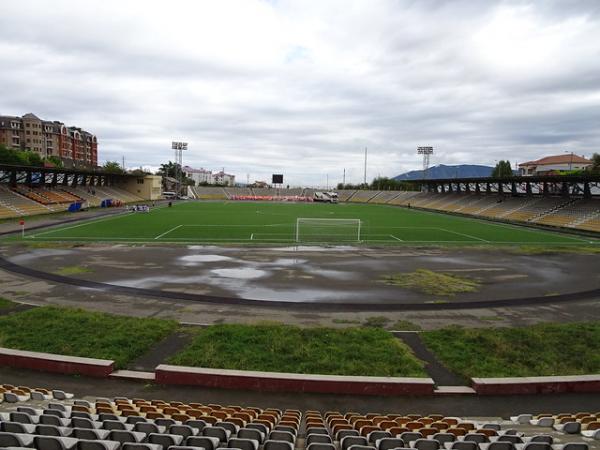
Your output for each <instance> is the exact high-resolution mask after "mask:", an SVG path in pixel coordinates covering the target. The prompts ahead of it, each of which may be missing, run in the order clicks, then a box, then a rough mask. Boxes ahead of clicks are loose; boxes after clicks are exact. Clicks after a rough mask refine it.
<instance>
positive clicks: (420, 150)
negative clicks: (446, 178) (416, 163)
mask: <svg viewBox="0 0 600 450" xmlns="http://www.w3.org/2000/svg"><path fill="white" fill-rule="evenodd" d="M417 154H419V155H423V179H425V178H427V170H428V169H429V158H430V157H431V155H433V147H417Z"/></svg>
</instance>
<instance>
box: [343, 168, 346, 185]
mask: <svg viewBox="0 0 600 450" xmlns="http://www.w3.org/2000/svg"><path fill="white" fill-rule="evenodd" d="M342 185H343V186H344V188H345V187H346V168H345V167H344V181H343V182H342Z"/></svg>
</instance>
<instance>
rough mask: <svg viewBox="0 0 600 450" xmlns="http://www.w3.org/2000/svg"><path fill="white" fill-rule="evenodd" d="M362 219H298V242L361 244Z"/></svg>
mask: <svg viewBox="0 0 600 450" xmlns="http://www.w3.org/2000/svg"><path fill="white" fill-rule="evenodd" d="M361 227H362V223H361V220H360V219H321V218H312V217H298V218H297V219H296V242H360V240H361Z"/></svg>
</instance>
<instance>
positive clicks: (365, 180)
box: [363, 147, 367, 184]
mask: <svg viewBox="0 0 600 450" xmlns="http://www.w3.org/2000/svg"><path fill="white" fill-rule="evenodd" d="M363 184H367V147H365V173H364V176H363Z"/></svg>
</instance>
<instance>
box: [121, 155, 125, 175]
mask: <svg viewBox="0 0 600 450" xmlns="http://www.w3.org/2000/svg"><path fill="white" fill-rule="evenodd" d="M122 158H123V162H122V163H121V167H122V168H123V172H125V155H123V156H122Z"/></svg>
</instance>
